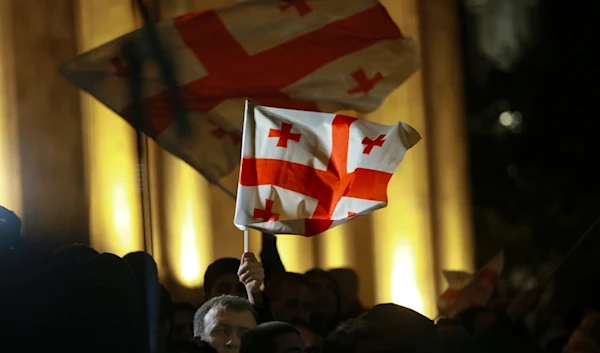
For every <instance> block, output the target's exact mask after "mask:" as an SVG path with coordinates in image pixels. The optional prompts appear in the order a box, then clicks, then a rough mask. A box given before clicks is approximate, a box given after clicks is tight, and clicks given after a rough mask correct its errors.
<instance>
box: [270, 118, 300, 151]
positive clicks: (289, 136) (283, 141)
mask: <svg viewBox="0 0 600 353" xmlns="http://www.w3.org/2000/svg"><path fill="white" fill-rule="evenodd" d="M300 136H301V135H300V134H295V133H293V132H292V124H288V123H282V124H281V130H277V129H271V130H269V137H277V138H279V141H277V147H283V148H287V146H288V140H292V141H296V142H300Z"/></svg>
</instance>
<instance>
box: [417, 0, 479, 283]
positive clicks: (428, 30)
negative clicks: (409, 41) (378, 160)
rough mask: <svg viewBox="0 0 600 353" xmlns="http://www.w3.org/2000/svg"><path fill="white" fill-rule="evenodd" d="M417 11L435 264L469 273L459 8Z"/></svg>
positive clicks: (444, 5)
mask: <svg viewBox="0 0 600 353" xmlns="http://www.w3.org/2000/svg"><path fill="white" fill-rule="evenodd" d="M420 6H421V8H420V10H421V11H420V13H421V16H420V18H421V19H422V21H421V22H422V26H421V28H422V35H421V37H422V38H423V40H422V41H421V43H422V44H421V45H422V48H423V51H424V53H425V55H424V57H423V72H424V74H425V76H424V79H425V88H426V89H425V94H426V106H427V118H428V121H429V122H430V124H429V126H428V129H429V143H428V145H429V146H430V147H431V149H432V151H431V158H432V162H433V163H431V167H432V169H433V172H434V178H432V183H433V186H434V189H435V191H436V192H435V194H434V195H433V199H432V205H431V206H432V208H433V210H434V225H435V231H436V233H437V244H436V245H437V249H438V251H437V253H438V257H439V258H438V261H439V266H440V267H441V268H444V269H460V270H468V271H473V270H474V265H475V264H474V258H473V250H472V249H473V239H472V224H471V223H472V222H471V205H470V203H471V200H470V190H469V189H470V188H469V178H468V176H467V174H468V164H467V146H466V141H467V136H466V132H467V131H466V129H465V112H464V103H463V102H464V97H463V90H462V86H463V77H462V70H460V67H461V66H462V62H461V55H460V39H459V38H460V24H459V19H458V11H459V9H458V6H459V4H458V2H457V1H447V0H428V1H422V2H421V3H420ZM449 146H452V147H451V148H449ZM440 285H441V286H444V285H445V282H444V279H443V278H441V276H440Z"/></svg>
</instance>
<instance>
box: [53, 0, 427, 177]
mask: <svg viewBox="0 0 600 353" xmlns="http://www.w3.org/2000/svg"><path fill="white" fill-rule="evenodd" d="M157 35H158V37H159V39H160V42H161V44H162V47H163V49H164V50H165V51H166V52H167V54H168V57H170V58H173V60H174V65H175V67H176V68H177V73H176V76H177V82H178V83H179V85H180V86H181V90H182V94H183V98H184V101H185V104H186V108H187V109H188V111H189V114H188V117H189V122H190V124H189V125H190V129H191V130H192V131H191V133H192V135H191V136H193V138H187V139H186V138H182V136H181V135H180V134H179V133H178V131H177V129H176V127H175V123H174V116H173V112H172V109H171V106H170V100H169V96H168V92H167V89H166V87H165V85H164V84H163V82H162V77H161V75H160V72H159V70H158V69H157V67H156V65H155V64H150V63H148V64H147V65H144V68H143V72H142V80H143V81H142V88H143V99H144V107H145V112H146V114H147V121H146V124H145V126H146V130H145V131H144V132H145V133H146V134H148V135H149V136H150V137H152V138H153V139H155V140H156V141H157V142H158V143H159V144H160V145H162V146H163V147H164V148H166V149H167V150H169V151H170V152H171V153H173V154H175V155H176V156H178V157H180V158H181V159H183V160H184V161H186V162H187V163H189V164H190V165H192V166H193V167H195V168H196V169H197V170H199V171H201V172H202V173H203V174H205V175H206V176H209V179H211V180H214V179H218V178H220V177H222V176H225V175H227V174H229V173H230V172H231V171H232V170H233V169H234V168H235V167H236V166H237V163H238V162H239V153H240V146H241V145H240V143H241V129H242V123H243V122H242V120H243V119H242V115H243V114H242V112H243V102H244V99H245V98H246V97H251V98H252V99H253V100H254V101H255V102H256V103H257V104H262V105H268V106H274V107H281V108H290V109H300V110H307V111H323V112H335V111H337V110H340V109H355V110H358V111H362V112H370V111H373V110H375V109H376V108H377V107H378V106H379V105H380V104H381V103H382V101H383V100H384V98H385V97H386V96H387V95H389V94H390V93H391V92H392V91H393V90H394V89H395V88H396V87H398V86H399V85H400V84H402V82H404V81H405V80H406V79H407V78H408V77H410V76H411V75H412V74H413V73H414V72H415V71H416V70H417V69H418V67H419V62H418V53H417V50H416V46H415V43H414V41H412V40H411V39H408V38H405V37H404V36H403V35H402V33H401V31H400V30H399V29H398V27H397V26H396V24H395V23H394V21H393V20H392V19H391V18H390V16H389V15H388V13H387V12H386V10H385V8H384V7H383V6H382V5H381V4H379V2H378V1H376V0H352V1H346V0H290V1H280V0H247V1H241V2H237V3H235V4H233V5H230V6H227V7H223V8H219V9H215V10H209V11H204V12H198V13H191V14H187V15H184V16H180V17H177V18H174V19H172V20H168V21H164V22H161V23H159V24H158V25H157ZM128 41H129V42H130V43H135V44H136V45H137V46H138V48H139V50H140V51H141V52H148V50H149V48H148V43H147V40H146V37H145V36H144V31H143V30H137V31H135V32H132V33H129V34H127V35H125V36H123V37H120V38H118V39H116V40H114V41H112V42H109V43H106V44H104V45H102V46H100V47H98V48H96V49H93V50H91V51H89V52H87V53H84V54H81V55H79V56H77V57H76V58H74V59H73V60H72V61H70V62H68V63H66V64H65V65H63V66H62V67H61V71H62V73H63V74H64V75H65V76H66V77H67V78H68V79H69V80H70V81H71V82H73V83H74V84H76V85H77V86H78V87H80V88H81V89H83V90H84V91H86V92H88V93H90V94H91V95H92V96H94V97H96V98H97V99H98V100H99V101H101V102H102V103H104V104H105V105H106V106H108V107H109V108H110V109H112V110H113V111H115V112H116V113H118V114H120V115H121V116H122V117H124V118H125V119H126V120H128V121H129V122H130V123H132V121H131V120H132V112H131V109H132V107H131V102H130V95H129V91H128V86H129V85H128V72H129V71H128V70H129V68H128V63H127V60H126V59H125V58H124V57H123V55H122V52H121V50H122V47H123V44H124V43H126V42H128Z"/></svg>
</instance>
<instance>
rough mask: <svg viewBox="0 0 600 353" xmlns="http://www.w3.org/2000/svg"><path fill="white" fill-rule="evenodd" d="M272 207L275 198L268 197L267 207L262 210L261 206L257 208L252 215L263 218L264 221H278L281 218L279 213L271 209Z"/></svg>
mask: <svg viewBox="0 0 600 353" xmlns="http://www.w3.org/2000/svg"><path fill="white" fill-rule="evenodd" d="M272 209H273V200H269V199H266V200H265V209H264V210H261V209H259V208H255V209H254V214H253V215H252V217H254V218H256V219H262V221H263V222H276V221H277V220H278V219H279V213H273V212H272V211H271V210H272Z"/></svg>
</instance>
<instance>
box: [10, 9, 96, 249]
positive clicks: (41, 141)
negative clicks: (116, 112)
mask: <svg viewBox="0 0 600 353" xmlns="http://www.w3.org/2000/svg"><path fill="white" fill-rule="evenodd" d="M11 2H12V8H11V9H10V11H9V12H7V14H3V15H4V16H7V17H9V19H8V21H7V23H12V26H11V27H12V28H11V29H12V33H10V37H11V38H12V40H11V39H8V40H7V42H6V43H3V45H7V44H8V45H10V48H4V49H6V51H3V58H6V57H9V58H8V59H4V60H8V65H10V66H11V67H10V69H12V70H14V71H13V73H12V77H11V78H9V80H8V81H7V82H3V84H5V85H6V84H8V85H10V86H12V87H9V88H8V89H7V92H8V96H5V99H6V98H8V99H10V101H5V104H8V105H11V107H9V109H14V110H12V112H10V111H9V112H8V115H7V116H8V117H9V119H10V118H11V115H12V118H15V120H14V122H15V123H16V124H17V125H16V131H17V134H18V146H19V148H18V151H16V152H17V154H18V156H19V162H20V168H19V169H20V171H21V173H20V178H21V195H22V202H23V203H22V214H21V215H22V217H23V219H24V234H25V235H26V236H32V237H34V238H37V239H36V240H38V241H43V242H48V243H49V245H55V244H56V243H62V242H71V241H85V240H86V233H87V228H88V217H87V213H86V193H85V183H84V172H83V171H84V168H83V166H84V163H83V140H82V136H81V117H80V106H79V94H78V91H77V89H76V88H75V87H74V86H73V85H71V84H70V83H69V82H67V81H66V80H65V79H64V78H63V77H61V75H60V74H59V72H58V67H59V65H60V64H61V63H63V62H64V61H66V60H68V59H70V58H71V57H73V56H74V55H75V54H76V45H77V43H76V36H75V14H74V10H73V1H72V0H67V1H60V2H48V1H36V0H20V1H8V4H7V2H6V1H3V7H4V6H11V5H10V3H11ZM3 13H4V11H3ZM49 14H52V15H51V16H49ZM3 22H4V21H3ZM7 23H3V24H2V26H4V27H5V28H6V26H7ZM11 60H12V63H11ZM11 90H14V91H11ZM13 92H14V93H13ZM6 108H7V107H6V106H5V109H6ZM10 125H11V123H9V126H10ZM12 127H13V129H12V133H14V131H15V125H12ZM9 128H10V127H9ZM10 134H11V132H9V135H10ZM8 143H9V144H10V143H11V142H10V139H9V142H8ZM13 143H14V142H13ZM14 170H17V168H15V169H14ZM3 172H4V170H3ZM13 177H15V176H13ZM13 186H14V185H13Z"/></svg>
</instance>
